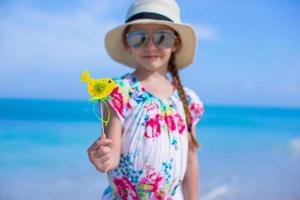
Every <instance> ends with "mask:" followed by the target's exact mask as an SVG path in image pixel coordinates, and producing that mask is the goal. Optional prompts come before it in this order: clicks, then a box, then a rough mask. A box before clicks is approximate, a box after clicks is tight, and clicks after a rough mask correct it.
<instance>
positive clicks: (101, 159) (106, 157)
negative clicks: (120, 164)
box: [99, 153, 110, 164]
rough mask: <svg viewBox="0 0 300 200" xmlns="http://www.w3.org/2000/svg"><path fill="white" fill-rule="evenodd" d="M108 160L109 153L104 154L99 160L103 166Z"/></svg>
mask: <svg viewBox="0 0 300 200" xmlns="http://www.w3.org/2000/svg"><path fill="white" fill-rule="evenodd" d="M108 160H110V154H109V153H107V154H104V155H103V156H102V157H101V158H99V162H100V163H101V164H103V163H105V162H106V161H108Z"/></svg>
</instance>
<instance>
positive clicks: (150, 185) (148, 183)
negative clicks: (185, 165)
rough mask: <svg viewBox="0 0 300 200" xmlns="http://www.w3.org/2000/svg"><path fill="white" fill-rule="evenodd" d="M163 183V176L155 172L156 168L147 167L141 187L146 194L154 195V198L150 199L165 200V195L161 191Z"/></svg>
mask: <svg viewBox="0 0 300 200" xmlns="http://www.w3.org/2000/svg"><path fill="white" fill-rule="evenodd" d="M162 181H163V176H162V175H161V174H160V173H159V172H157V171H154V168H152V167H150V166H147V167H146V176H145V177H144V178H142V179H141V182H140V184H139V187H140V188H141V189H142V190H144V191H146V192H151V193H152V195H153V196H152V198H149V199H153V200H154V199H155V200H163V199H164V197H165V193H164V192H163V191H162V190H160V189H159V186H160V184H161V182H162Z"/></svg>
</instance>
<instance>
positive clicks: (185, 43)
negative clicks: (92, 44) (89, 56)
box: [105, 0, 197, 69]
mask: <svg viewBox="0 0 300 200" xmlns="http://www.w3.org/2000/svg"><path fill="white" fill-rule="evenodd" d="M131 24H161V25H166V26H168V27H171V28H172V29H174V30H175V31H176V32H177V33H178V34H179V37H180V48H179V49H178V50H177V51H176V53H175V64H176V66H177V68H178V69H182V68H184V67H187V66H188V65H190V64H191V63H192V62H193V60H194V55H195V49H196V40H197V37H196V31H195V30H194V28H193V27H192V26H191V25H189V24H184V23H182V22H181V19H180V9H179V6H178V4H177V3H176V1H175V0H135V1H134V2H133V4H132V5H131V7H130V8H129V10H128V12H127V16H126V20H125V23H124V24H122V25H120V26H117V27H116V28H114V29H112V30H111V31H109V32H108V33H107V34H106V36H105V48H106V50H107V52H108V54H109V55H110V57H111V58H112V59H113V60H115V61H117V62H119V63H122V64H125V65H126V66H128V67H133V68H136V63H135V61H134V59H133V57H132V55H131V53H130V52H129V51H128V50H127V49H126V47H125V45H124V42H123V34H124V30H125V29H126V27H127V26H128V25H131Z"/></svg>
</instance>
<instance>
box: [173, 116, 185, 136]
mask: <svg viewBox="0 0 300 200" xmlns="http://www.w3.org/2000/svg"><path fill="white" fill-rule="evenodd" d="M175 118H176V121H177V128H178V132H179V134H182V133H183V131H184V129H185V127H186V125H185V121H184V120H183V119H182V117H181V116H180V114H179V113H177V114H175Z"/></svg>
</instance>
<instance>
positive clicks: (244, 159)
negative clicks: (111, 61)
mask: <svg viewBox="0 0 300 200" xmlns="http://www.w3.org/2000/svg"><path fill="white" fill-rule="evenodd" d="M99 131H100V125H99V122H98V121H97V119H96V118H95V116H94V114H93V104H92V103H90V102H86V101H58V100H29V99H0V199H1V200H53V199H57V200H69V199H74V200H87V199H89V200H91V199H95V200H96V199H100V196H101V194H102V192H103V190H104V187H105V186H106V178H105V176H103V175H102V174H100V173H98V172H97V171H96V170H95V169H94V167H93V166H92V165H91V164H90V163H89V161H88V157H87V153H86V151H87V148H88V147H89V145H90V144H91V143H92V142H93V141H94V140H95V139H96V138H97V137H98V136H99ZM197 137H198V140H199V141H200V143H201V144H202V148H201V149H200V150H199V154H198V155H199V162H200V167H199V170H200V194H199V196H200V199H201V200H253V199H255V200H299V199H300V109H293V108H263V107H238V106H213V105H205V113H204V117H203V119H202V120H201V121H200V123H199V124H198V127H197Z"/></svg>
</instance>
